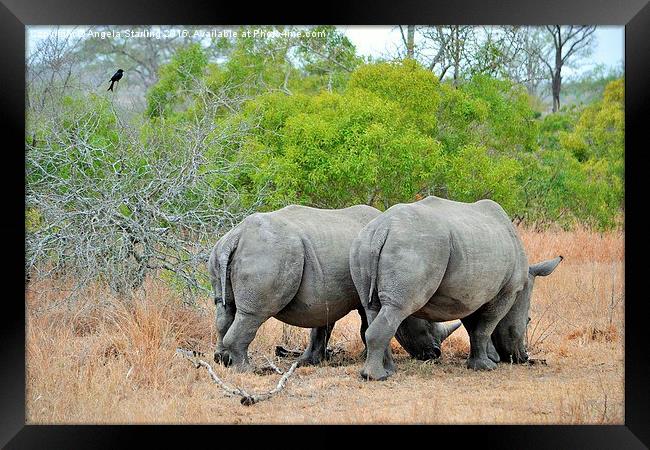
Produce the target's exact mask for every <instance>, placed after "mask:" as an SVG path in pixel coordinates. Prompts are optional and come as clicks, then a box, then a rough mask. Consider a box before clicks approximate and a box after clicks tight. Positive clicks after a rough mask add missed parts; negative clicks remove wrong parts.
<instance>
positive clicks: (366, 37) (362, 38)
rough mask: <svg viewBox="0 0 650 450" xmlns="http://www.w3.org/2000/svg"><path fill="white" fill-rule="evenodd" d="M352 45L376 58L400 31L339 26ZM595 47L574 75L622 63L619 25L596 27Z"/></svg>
mask: <svg viewBox="0 0 650 450" xmlns="http://www.w3.org/2000/svg"><path fill="white" fill-rule="evenodd" d="M339 28H340V29H341V30H343V31H344V32H345V34H346V35H347V36H348V38H349V39H350V40H351V41H352V43H354V45H355V46H356V48H357V50H358V52H359V53H360V54H366V55H373V56H380V55H382V54H385V53H388V52H390V51H391V50H393V49H395V48H396V47H397V46H400V45H401V40H402V38H401V36H400V31H399V28H397V26H342V27H339ZM594 34H595V35H596V45H595V46H594V52H593V54H592V56H591V57H590V58H589V63H586V64H584V65H583V66H582V67H580V69H579V70H578V72H583V71H587V70H589V69H591V68H593V67H595V66H596V65H597V64H603V65H605V66H608V67H617V66H620V65H621V64H622V63H623V60H624V55H625V46H624V34H625V28H624V27H622V26H619V27H614V26H599V27H597V28H596V31H595V33H594ZM563 73H564V74H566V75H567V76H571V75H575V74H576V71H575V70H573V69H571V68H568V67H566V68H563Z"/></svg>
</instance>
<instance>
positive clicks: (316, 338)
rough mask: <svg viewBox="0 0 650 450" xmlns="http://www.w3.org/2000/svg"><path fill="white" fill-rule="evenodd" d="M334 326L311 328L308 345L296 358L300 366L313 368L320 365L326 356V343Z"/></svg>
mask: <svg viewBox="0 0 650 450" xmlns="http://www.w3.org/2000/svg"><path fill="white" fill-rule="evenodd" d="M333 328H334V324H333V323H332V324H329V325H327V326H324V327H318V328H312V330H311V333H310V336H309V345H308V346H307V348H306V349H305V351H304V352H303V354H302V355H301V356H300V358H298V364H299V365H300V366H315V365H317V364H320V363H321V362H322V361H323V360H324V359H325V358H326V356H327V342H328V341H329V339H330V336H331V335H332V329H333Z"/></svg>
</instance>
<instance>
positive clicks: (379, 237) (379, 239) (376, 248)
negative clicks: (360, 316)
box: [368, 225, 388, 309]
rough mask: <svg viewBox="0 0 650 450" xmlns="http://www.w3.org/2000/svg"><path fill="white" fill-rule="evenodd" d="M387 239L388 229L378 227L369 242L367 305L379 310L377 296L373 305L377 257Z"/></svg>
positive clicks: (377, 264)
mask: <svg viewBox="0 0 650 450" xmlns="http://www.w3.org/2000/svg"><path fill="white" fill-rule="evenodd" d="M386 237H388V227H385V226H381V225H380V226H379V229H377V230H376V231H375V233H374V234H373V236H372V239H371V240H370V265H369V268H370V290H369V291H368V305H372V306H373V307H375V308H377V309H378V308H379V306H380V305H379V296H377V303H378V304H377V305H373V301H372V298H373V294H374V293H375V289H376V287H377V267H378V266H379V257H380V256H381V249H382V248H383V247H384V243H385V242H386Z"/></svg>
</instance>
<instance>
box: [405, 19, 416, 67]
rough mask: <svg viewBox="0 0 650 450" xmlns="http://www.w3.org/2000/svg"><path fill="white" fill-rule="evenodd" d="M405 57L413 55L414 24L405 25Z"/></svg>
mask: <svg viewBox="0 0 650 450" xmlns="http://www.w3.org/2000/svg"><path fill="white" fill-rule="evenodd" d="M406 57H407V58H409V59H413V58H414V57H415V25H407V28H406Z"/></svg>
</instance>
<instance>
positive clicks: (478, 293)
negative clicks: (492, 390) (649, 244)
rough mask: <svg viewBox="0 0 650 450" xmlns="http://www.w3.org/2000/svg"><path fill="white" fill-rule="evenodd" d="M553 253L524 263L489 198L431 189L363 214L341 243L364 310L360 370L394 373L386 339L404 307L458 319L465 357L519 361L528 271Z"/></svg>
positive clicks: (542, 267)
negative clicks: (347, 244) (366, 219)
mask: <svg viewBox="0 0 650 450" xmlns="http://www.w3.org/2000/svg"><path fill="white" fill-rule="evenodd" d="M561 260H562V257H561V256H560V257H558V258H555V259H553V260H549V261H545V262H542V263H539V264H535V265H533V266H530V267H529V266H528V259H527V258H526V254H525V253H524V249H523V245H522V243H521V240H520V239H519V237H518V236H517V233H516V230H515V228H514V226H513V225H512V223H511V222H510V220H509V218H508V216H507V215H506V213H505V211H504V210H503V209H502V208H501V206H499V205H498V204H497V203H495V202H493V201H491V200H480V201H478V202H476V203H471V204H470V203H460V202H454V201H450V200H445V199H440V198H437V197H427V198H425V199H423V200H421V201H419V202H415V203H410V204H398V205H395V206H393V207H391V208H389V209H388V210H387V211H386V212H384V213H383V214H382V215H380V216H378V217H377V218H375V219H373V220H372V221H371V222H370V223H368V225H366V226H365V227H364V229H363V230H362V231H361V232H360V233H359V235H358V237H357V238H356V239H355V240H354V242H353V243H352V246H351V248H350V271H351V275H352V279H353V280H354V284H355V286H356V288H357V291H358V292H359V296H360V298H361V302H362V303H363V306H364V308H365V310H366V316H367V318H368V323H369V326H368V329H367V331H366V345H367V349H368V352H367V357H366V362H365V365H364V367H363V369H362V370H361V376H362V377H363V378H364V379H372V380H383V379H386V378H387V377H389V376H390V375H392V374H393V373H394V372H395V366H394V363H393V361H392V356H391V351H390V345H388V344H389V342H390V339H391V338H392V337H393V335H395V333H396V332H397V327H398V325H399V324H400V323H402V321H403V320H404V319H405V318H406V317H409V316H411V315H413V317H418V318H423V319H428V320H432V321H446V320H452V319H461V321H462V322H463V325H464V326H465V328H466V329H467V332H468V333H469V336H470V355H469V358H468V360H467V366H468V367H469V368H472V369H476V370H489V369H494V368H496V363H497V362H499V361H500V360H503V361H507V362H510V361H512V362H516V363H520V362H525V361H526V360H527V359H528V355H527V353H526V348H525V345H524V338H525V333H526V326H527V324H528V312H529V308H530V295H531V292H532V289H533V283H534V281H535V277H537V276H546V275H549V274H550V273H551V272H553V270H554V269H555V267H556V266H557V265H558V264H559V262H560V261H561Z"/></svg>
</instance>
